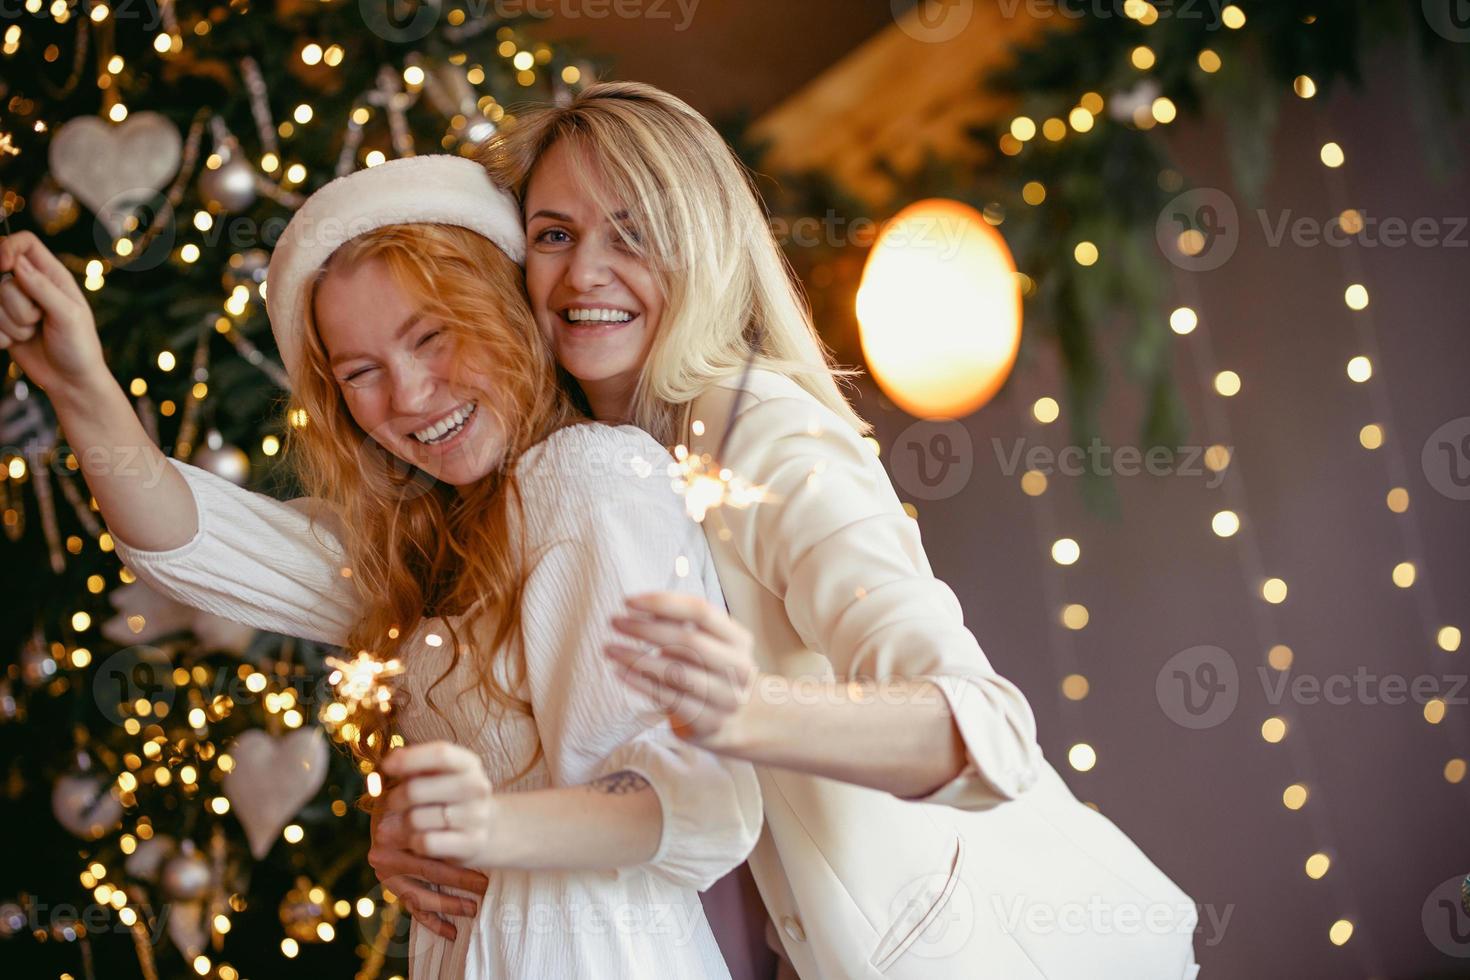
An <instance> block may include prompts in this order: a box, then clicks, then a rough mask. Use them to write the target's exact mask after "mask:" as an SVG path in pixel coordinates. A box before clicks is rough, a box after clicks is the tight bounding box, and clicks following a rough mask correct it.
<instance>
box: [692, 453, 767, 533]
mask: <svg viewBox="0 0 1470 980" xmlns="http://www.w3.org/2000/svg"><path fill="white" fill-rule="evenodd" d="M669 479H670V480H671V481H672V483H673V487H674V492H675V493H677V494H679V495H680V496H681V497H683V498H684V511H685V513H687V514H688V515H689V516H690V517H691V518H693V519H694V520H695V521H696V522H697V523H701V524H702V523H704V518H705V515H706V514H708V513H709V511H710V510H711V509H712V508H714V507H734V508H736V509H737V510H744V509H745V508H747V507H750V506H752V505H754V504H758V503H760V502H762V501H764V500H766V499H767V495H766V488H765V487H763V486H757V485H755V484H752V483H751V482H750V481H748V480H744V479H741V478H740V477H739V476H737V475H735V474H734V473H732V472H731V471H730V470H729V469H728V468H727V467H723V466H720V465H719V464H718V463H717V462H715V460H714V459H713V458H712V457H711V456H710V454H709V453H699V454H695V453H691V452H690V451H689V449H688V447H687V446H682V445H680V446H675V447H674V461H673V462H672V463H670V464H669Z"/></svg>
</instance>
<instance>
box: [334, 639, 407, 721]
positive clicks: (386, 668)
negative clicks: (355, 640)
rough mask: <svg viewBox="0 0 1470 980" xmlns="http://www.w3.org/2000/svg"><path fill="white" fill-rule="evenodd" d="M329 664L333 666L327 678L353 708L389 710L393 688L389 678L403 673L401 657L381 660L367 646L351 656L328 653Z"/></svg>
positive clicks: (338, 694) (339, 695) (357, 709)
mask: <svg viewBox="0 0 1470 980" xmlns="http://www.w3.org/2000/svg"><path fill="white" fill-rule="evenodd" d="M327 665H328V666H329V667H332V668H334V669H333V671H332V673H331V674H330V675H328V677H327V682H328V683H329V684H331V685H332V687H333V688H334V689H336V691H337V696H338V697H340V698H341V699H342V700H343V701H345V702H347V704H348V705H349V706H350V707H351V708H352V709H354V710H356V711H374V710H376V711H388V710H389V709H390V708H391V707H392V705H393V688H392V686H390V685H389V684H388V683H387V681H388V679H389V678H392V677H397V676H398V675H399V674H401V673H403V664H402V662H400V661H399V660H397V659H393V660H379V659H377V658H376V657H374V656H373V655H372V654H370V653H368V652H367V651H366V650H359V651H357V656H356V657H354V658H352V659H351V660H341V659H339V658H337V657H328V658H327Z"/></svg>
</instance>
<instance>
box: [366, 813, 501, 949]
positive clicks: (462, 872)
mask: <svg viewBox="0 0 1470 980" xmlns="http://www.w3.org/2000/svg"><path fill="white" fill-rule="evenodd" d="M371 826H372V846H371V847H370V848H369V849H368V864H370V865H372V867H373V872H374V873H375V874H376V875H377V876H378V883H379V884H380V885H382V886H383V888H384V890H386V891H390V892H392V893H393V894H394V895H396V896H398V900H399V901H401V902H402V903H403V905H404V907H405V908H407V909H408V912H409V915H411V916H413V918H414V921H415V922H417V923H419V925H421V926H423V927H424V928H425V929H428V930H429V931H430V932H432V933H435V934H436V935H439V936H443V937H444V938H445V939H448V940H451V941H452V940H453V939H454V938H455V935H456V934H457V933H458V929H457V927H456V926H455V924H454V923H453V922H451V921H449V920H450V917H451V916H452V917H455V918H466V919H467V918H471V917H473V916H474V915H475V913H476V912H477V911H479V900H478V896H481V895H484V894H485V889H486V888H488V887H489V886H490V880H489V879H488V878H486V877H485V876H484V875H483V874H481V873H480V872H478V871H471V870H470V869H468V868H462V867H460V866H459V865H456V864H450V863H448V862H447V861H435V860H433V859H432V858H425V857H419V856H418V855H417V854H414V853H412V852H411V851H409V849H408V845H409V833H408V830H407V828H406V827H405V826H404V822H403V820H402V817H401V814H400V815H399V816H398V817H395V818H392V819H389V818H388V816H387V810H386V808H385V807H382V806H380V807H378V809H376V810H374V811H373V817H372V824H371ZM433 885H438V886H439V887H441V888H453V889H455V890H456V891H461V892H466V893H468V894H470V895H475V896H477V897H476V898H474V899H470V898H464V897H461V896H459V895H451V894H447V893H445V892H442V891H437V890H435V889H434V888H433V887H430V886H433Z"/></svg>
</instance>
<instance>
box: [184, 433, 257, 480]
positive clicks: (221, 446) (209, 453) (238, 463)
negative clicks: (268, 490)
mask: <svg viewBox="0 0 1470 980" xmlns="http://www.w3.org/2000/svg"><path fill="white" fill-rule="evenodd" d="M189 462H191V463H193V464H194V465H195V466H197V467H199V468H200V469H201V470H208V471H209V472H211V473H213V474H214V475H215V476H222V477H224V478H225V479H226V480H229V481H230V482H231V483H233V484H235V486H237V487H243V486H244V485H245V484H246V483H247V482H249V480H250V457H249V456H247V455H245V451H244V450H243V449H241V448H240V447H239V446H232V445H230V444H229V443H227V442H225V441H224V440H223V439H221V438H220V434H219V433H218V432H215V431H213V430H210V432H209V434H208V435H206V436H205V438H204V448H203V449H200V450H198V451H197V452H195V453H194V456H193V458H191V459H190V460H189Z"/></svg>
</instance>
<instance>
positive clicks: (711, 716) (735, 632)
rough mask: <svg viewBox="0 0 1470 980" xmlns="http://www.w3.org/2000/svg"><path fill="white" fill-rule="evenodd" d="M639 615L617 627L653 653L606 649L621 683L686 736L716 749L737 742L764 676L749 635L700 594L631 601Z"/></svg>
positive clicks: (628, 648)
mask: <svg viewBox="0 0 1470 980" xmlns="http://www.w3.org/2000/svg"><path fill="white" fill-rule="evenodd" d="M628 608H629V609H630V610H632V612H633V613H634V615H631V616H615V617H613V621H612V625H613V628H614V629H616V630H617V631H618V632H619V633H621V634H623V635H624V636H626V637H628V638H629V639H632V640H641V641H643V642H644V643H649V644H652V645H653V646H654V647H655V648H656V652H649V651H647V650H644V649H639V648H638V647H635V646H628V645H625V644H620V643H609V644H608V645H607V646H606V647H605V648H604V649H605V652H606V653H607V656H608V657H610V658H611V659H612V660H613V661H614V662H616V663H617V664H619V665H620V666H621V667H622V668H623V671H622V676H623V679H624V680H625V681H626V682H627V684H628V685H629V686H630V687H632V688H633V689H634V690H636V691H641V692H642V693H644V694H646V695H648V696H649V697H651V698H652V699H653V701H654V702H655V703H656V704H657V705H658V706H659V707H660V708H661V709H662V710H664V711H665V712H666V713H667V714H668V716H669V721H670V723H671V724H672V726H673V729H674V731H675V732H676V733H678V734H679V735H680V736H681V737H683V738H685V739H687V740H688V741H690V742H692V743H694V744H696V745H699V746H701V747H703V748H707V749H710V750H711V751H715V752H718V751H721V750H722V749H723V748H727V747H729V746H731V745H733V744H735V743H736V742H738V740H739V733H740V730H741V726H742V724H743V723H745V722H746V720H747V718H748V715H749V709H750V702H751V698H752V696H753V694H754V692H755V688H756V684H757V682H758V680H759V678H760V672H759V671H757V670H756V667H755V659H754V657H753V656H752V654H751V647H752V641H751V635H750V631H749V630H747V629H746V628H745V627H743V626H741V625H740V624H739V623H737V622H735V620H733V619H731V618H730V615H729V614H728V613H726V612H725V611H724V610H723V609H717V608H716V607H714V606H713V605H711V604H710V603H709V602H706V601H705V600H704V599H702V598H700V597H699V596H693V595H685V594H682V593H678V592H650V593H647V594H646V595H640V596H633V597H631V598H629V599H628Z"/></svg>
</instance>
